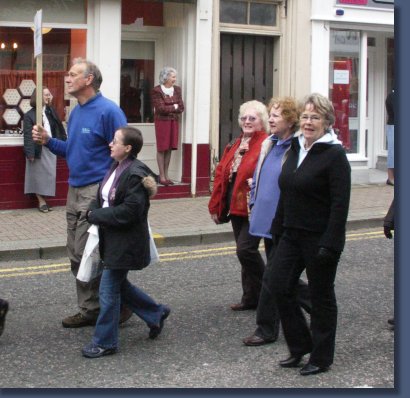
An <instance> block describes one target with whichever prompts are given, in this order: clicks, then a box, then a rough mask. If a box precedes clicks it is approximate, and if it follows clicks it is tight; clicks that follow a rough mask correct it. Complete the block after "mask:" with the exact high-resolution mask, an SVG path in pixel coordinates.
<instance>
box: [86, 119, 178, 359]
mask: <svg viewBox="0 0 410 398" xmlns="http://www.w3.org/2000/svg"><path fill="white" fill-rule="evenodd" d="M142 144H143V139H142V134H141V132H140V131H139V130H137V129H135V128H132V127H122V128H120V129H118V130H117V131H116V132H115V136H114V139H113V140H112V142H111V143H110V149H111V157H112V158H113V159H114V160H115V162H114V163H113V165H112V167H111V169H110V170H109V171H108V173H107V174H106V176H105V177H104V179H103V181H102V183H101V186H100V189H99V191H98V195H97V199H96V200H95V201H94V202H93V203H92V204H91V205H90V210H89V211H88V213H87V219H88V221H89V222H90V223H91V224H95V225H98V226H99V235H100V255H101V259H102V261H103V265H104V269H103V273H102V277H101V282H100V290H99V294H100V313H99V316H98V319H97V324H96V326H95V331H94V336H93V339H92V341H91V343H89V344H87V345H86V346H84V347H83V350H82V354H83V355H84V356H85V357H88V358H97V357H100V356H103V355H109V354H114V353H115V352H117V350H118V321H119V317H120V304H121V303H123V304H125V305H126V306H127V307H128V308H130V309H131V310H132V311H133V312H134V313H135V314H137V315H138V316H139V317H140V318H142V319H143V320H144V321H145V322H146V323H147V325H148V327H149V328H150V332H149V337H150V338H151V339H154V338H156V337H157V336H158V335H159V334H160V333H161V331H162V328H163V325H164V320H165V319H166V318H167V317H168V315H169V313H170V309H169V308H168V307H167V306H165V305H163V304H157V303H156V302H155V301H154V300H153V299H152V298H151V297H149V296H148V295H147V294H146V293H144V292H143V291H142V290H141V289H139V288H137V287H136V286H134V285H132V284H131V283H130V282H129V281H128V279H127V274H128V271H130V270H140V269H142V268H144V267H146V266H147V265H148V264H149V263H150V260H151V259H150V244H149V231H148V221H147V216H148V209H149V206H150V203H149V197H150V196H152V195H154V194H155V192H156V183H155V180H154V178H153V177H152V172H151V170H150V169H149V168H148V167H147V166H146V165H145V164H144V163H142V162H141V161H139V160H137V159H136V156H137V154H138V153H139V152H140V150H141V148H142Z"/></svg>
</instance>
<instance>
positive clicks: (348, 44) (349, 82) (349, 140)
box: [329, 29, 360, 153]
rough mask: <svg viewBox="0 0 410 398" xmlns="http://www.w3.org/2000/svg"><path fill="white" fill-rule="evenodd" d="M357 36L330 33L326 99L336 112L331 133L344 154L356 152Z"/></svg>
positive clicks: (357, 124) (357, 97)
mask: <svg viewBox="0 0 410 398" xmlns="http://www.w3.org/2000/svg"><path fill="white" fill-rule="evenodd" d="M359 56H360V32H357V31H350V30H335V29H332V30H331V34H330V65H329V79H330V81H329V98H330V99H331V101H332V103H333V106H334V108H335V115H336V121H335V124H334V126H333V127H334V129H335V131H336V133H337V134H338V137H339V139H340V141H342V143H343V146H344V148H345V149H346V152H348V153H358V151H359V135H358V132H359V109H358V106H359Z"/></svg>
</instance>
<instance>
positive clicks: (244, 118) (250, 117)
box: [240, 116, 256, 123]
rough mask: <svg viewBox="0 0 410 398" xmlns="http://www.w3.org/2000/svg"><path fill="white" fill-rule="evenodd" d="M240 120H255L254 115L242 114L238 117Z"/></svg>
mask: <svg viewBox="0 0 410 398" xmlns="http://www.w3.org/2000/svg"><path fill="white" fill-rule="evenodd" d="M240 120H241V122H246V121H247V120H249V121H250V122H252V123H253V122H254V121H255V120H256V117H255V116H242V117H241V118H240Z"/></svg>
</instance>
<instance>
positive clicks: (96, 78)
mask: <svg viewBox="0 0 410 398" xmlns="http://www.w3.org/2000/svg"><path fill="white" fill-rule="evenodd" d="M76 64H84V65H85V69H84V77H87V76H89V75H93V81H92V83H91V86H92V87H93V88H94V90H95V91H99V90H100V87H101V83H102V81H103V79H102V74H101V71H100V69H99V68H98V66H97V65H96V64H95V63H94V62H91V61H88V60H87V59H84V58H74V59H73V65H76Z"/></svg>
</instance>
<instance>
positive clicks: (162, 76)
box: [159, 66, 177, 84]
mask: <svg viewBox="0 0 410 398" xmlns="http://www.w3.org/2000/svg"><path fill="white" fill-rule="evenodd" d="M171 73H175V74H177V71H176V69H175V68H172V67H171V66H165V67H163V68H162V69H161V72H159V83H160V84H164V83H165V82H166V81H167V80H168V78H169V75H170V74H171Z"/></svg>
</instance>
